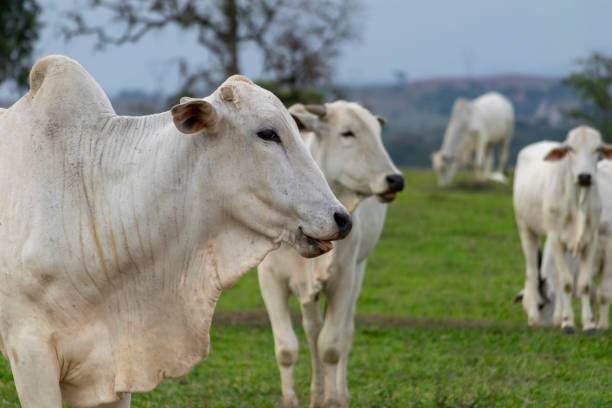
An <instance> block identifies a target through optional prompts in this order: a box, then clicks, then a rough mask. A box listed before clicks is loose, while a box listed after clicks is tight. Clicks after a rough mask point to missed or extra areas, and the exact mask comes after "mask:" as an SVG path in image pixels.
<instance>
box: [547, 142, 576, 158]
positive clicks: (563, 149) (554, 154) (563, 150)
mask: <svg viewBox="0 0 612 408" xmlns="http://www.w3.org/2000/svg"><path fill="white" fill-rule="evenodd" d="M570 149H571V147H569V146H567V145H561V146H559V147H555V148H554V149H552V150H551V151H550V152H548V154H547V155H546V156H545V157H544V160H546V161H558V160H561V159H563V158H564V157H565V156H566V155H567V152H569V151H570Z"/></svg>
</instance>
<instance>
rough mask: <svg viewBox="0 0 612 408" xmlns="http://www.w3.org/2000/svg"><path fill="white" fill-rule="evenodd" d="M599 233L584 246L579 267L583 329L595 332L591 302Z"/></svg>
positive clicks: (579, 292)
mask: <svg viewBox="0 0 612 408" xmlns="http://www.w3.org/2000/svg"><path fill="white" fill-rule="evenodd" d="M597 241H598V239H597V235H595V238H594V239H593V241H592V242H590V243H589V245H587V247H586V248H584V250H583V252H582V256H581V257H580V268H579V269H578V288H577V289H578V296H580V300H581V303H582V309H581V311H582V330H583V331H584V332H586V333H594V332H595V331H596V328H595V316H594V315H593V308H592V304H591V293H592V289H593V285H594V278H593V269H594V268H595V255H596V253H597V246H598V243H597Z"/></svg>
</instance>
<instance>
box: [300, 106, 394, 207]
mask: <svg viewBox="0 0 612 408" xmlns="http://www.w3.org/2000/svg"><path fill="white" fill-rule="evenodd" d="M289 112H290V113H291V115H292V116H293V117H294V119H295V121H296V122H297V123H298V126H299V127H301V128H302V129H303V130H305V131H308V132H312V133H314V137H315V138H316V140H315V143H314V144H313V146H312V147H311V153H312V154H313V156H314V158H315V160H316V161H317V164H318V165H319V166H320V167H321V170H323V173H324V174H325V177H326V178H327V181H328V182H329V184H330V185H331V186H332V189H333V190H334V193H336V195H337V196H338V198H339V199H340V201H342V203H344V204H345V205H346V206H347V208H349V210H352V209H353V208H355V206H356V205H357V203H359V201H360V200H361V199H363V198H364V197H368V196H371V195H375V196H377V197H378V199H379V200H380V201H383V202H389V201H392V200H393V199H395V197H396V195H397V193H398V192H400V191H402V190H403V189H404V177H403V176H402V174H401V173H400V171H399V170H398V169H397V168H396V167H395V166H394V165H393V162H392V161H391V159H390V158H389V155H388V154H387V151H386V150H385V148H384V146H383V144H382V139H381V126H382V125H384V123H385V120H384V119H383V118H381V117H377V116H374V115H373V114H372V113H370V112H369V111H368V110H367V109H365V108H364V107H363V106H361V105H360V104H358V103H354V102H346V101H336V102H333V103H328V104H325V105H306V106H304V105H300V104H298V105H294V106H292V107H291V108H289Z"/></svg>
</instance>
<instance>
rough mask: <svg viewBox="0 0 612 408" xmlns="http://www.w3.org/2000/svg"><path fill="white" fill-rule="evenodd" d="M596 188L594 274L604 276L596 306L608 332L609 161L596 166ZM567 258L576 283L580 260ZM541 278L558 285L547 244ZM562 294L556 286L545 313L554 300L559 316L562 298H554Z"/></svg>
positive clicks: (611, 263) (611, 295)
mask: <svg viewBox="0 0 612 408" xmlns="http://www.w3.org/2000/svg"><path fill="white" fill-rule="evenodd" d="M597 188H598V189H599V196H600V197H601V202H602V211H601V219H600V221H599V240H598V242H599V250H598V251H597V254H596V256H595V273H596V274H599V275H601V281H600V283H599V286H598V287H597V291H596V297H597V303H598V305H599V319H598V321H597V329H599V330H606V329H608V327H609V323H608V321H609V319H608V314H609V310H610V299H612V163H610V162H609V161H607V160H603V161H600V162H599V163H598V165H597ZM566 257H567V262H568V264H569V265H570V269H571V270H572V272H573V273H574V279H575V277H576V275H577V270H578V262H577V261H578V260H577V259H575V258H573V257H572V256H571V254H570V253H568V254H567V256H566ZM541 275H542V278H543V280H545V281H546V282H551V283H556V280H555V265H554V260H553V258H552V256H551V249H550V243H548V242H547V243H546V245H545V246H544V258H543V262H542V268H541ZM592 289H594V288H592ZM559 291H560V288H559V287H558V285H555V288H554V291H549V293H548V294H547V296H546V298H547V300H550V301H549V302H546V303H545V304H543V305H542V310H544V311H548V310H549V309H551V310H552V309H553V302H552V301H553V300H554V310H556V311H557V313H556V314H557V315H558V316H560V313H561V310H562V305H561V302H560V299H561V297H560V296H555V294H556V293H559ZM591 294H594V291H593V290H591ZM546 314H547V313H546ZM559 319H560V317H557V318H556V320H557V321H559ZM543 323H544V324H546V325H548V324H552V316H551V320H550V321H548V320H545V321H544V322H543Z"/></svg>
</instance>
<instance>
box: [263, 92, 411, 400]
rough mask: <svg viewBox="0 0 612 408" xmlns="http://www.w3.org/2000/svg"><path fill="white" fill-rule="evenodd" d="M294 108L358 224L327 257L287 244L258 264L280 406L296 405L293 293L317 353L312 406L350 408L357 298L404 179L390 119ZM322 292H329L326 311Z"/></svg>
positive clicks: (338, 108)
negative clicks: (387, 139)
mask: <svg viewBox="0 0 612 408" xmlns="http://www.w3.org/2000/svg"><path fill="white" fill-rule="evenodd" d="M289 111H290V112H291V114H292V115H293V116H294V118H295V119H296V121H297V122H298V123H299V124H301V126H302V127H304V128H305V129H306V130H307V131H308V133H305V134H304V138H305V141H306V144H307V146H308V148H309V149H310V152H311V153H312V155H313V157H314V158H315V161H316V162H317V164H318V165H319V166H320V167H321V170H323V174H324V175H325V177H326V179H327V181H328V183H329V185H330V186H331V188H332V191H333V192H334V194H336V196H337V197H338V199H339V200H340V201H341V202H342V204H344V206H345V207H346V208H347V209H349V211H351V213H352V218H353V222H354V226H353V232H352V233H351V234H350V235H349V236H348V237H347V238H346V239H345V240H344V241H342V242H339V243H337V244H336V248H335V249H334V250H333V251H331V252H330V253H329V254H327V255H323V256H321V257H319V258H317V259H312V260H310V259H309V260H305V259H303V258H301V257H299V256H298V254H297V253H296V252H295V250H293V249H292V248H290V247H288V246H286V245H282V246H281V249H279V250H278V251H275V252H272V253H271V254H269V255H268V256H267V257H266V258H265V259H264V261H263V262H262V264H261V265H260V266H259V284H260V288H261V292H262V294H263V298H264V301H265V304H266V308H267V309H268V314H269V316H270V321H271V323H272V330H273V332H274V344H275V354H276V359H277V362H278V366H279V369H280V373H281V383H282V394H283V395H282V401H281V405H282V406H283V407H295V406H297V399H296V396H295V390H294V384H293V368H294V366H295V363H296V360H297V356H298V342H297V339H296V337H295V334H294V332H293V328H292V327H291V319H290V315H289V306H288V303H287V302H288V298H289V295H290V294H291V292H293V293H294V294H296V295H297V296H298V298H299V301H300V304H301V308H302V316H303V325H304V330H305V332H306V336H307V338H308V344H309V346H310V351H311V357H312V384H311V406H312V407H321V406H324V407H331V406H336V405H340V406H343V407H346V406H348V388H347V382H346V367H347V360H348V353H349V349H350V347H351V343H352V338H353V331H354V321H353V320H354V319H353V318H354V314H355V303H356V302H357V297H358V296H359V291H360V289H361V283H362V280H363V275H364V271H365V266H366V261H367V258H368V256H369V254H370V253H371V252H372V250H373V249H374V246H375V245H376V242H377V241H378V238H379V237H380V233H381V231H382V228H383V224H384V221H385V215H386V211H387V205H386V204H383V203H384V202H388V201H391V200H393V199H394V198H395V196H396V193H397V192H398V191H401V190H402V189H403V187H404V179H403V177H402V175H401V173H399V171H398V170H397V168H396V167H395V166H394V165H393V163H392V162H391V160H390V159H389V156H388V155H387V152H386V151H385V148H384V147H383V144H382V142H381V137H380V131H381V124H382V123H384V122H383V121H382V119H381V118H376V117H375V116H373V115H372V114H371V113H370V112H369V111H367V110H366V109H364V108H363V107H362V106H360V105H359V104H356V103H349V102H345V101H337V102H334V103H329V104H326V105H325V106H320V105H317V106H302V105H295V106H293V107H291V108H290V109H289ZM377 119H378V121H377ZM379 201H382V203H381V202H379ZM313 277H314V279H313ZM320 292H322V293H324V294H325V295H326V297H327V303H326V310H325V315H324V317H322V316H321V312H320V306H319V293H320Z"/></svg>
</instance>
